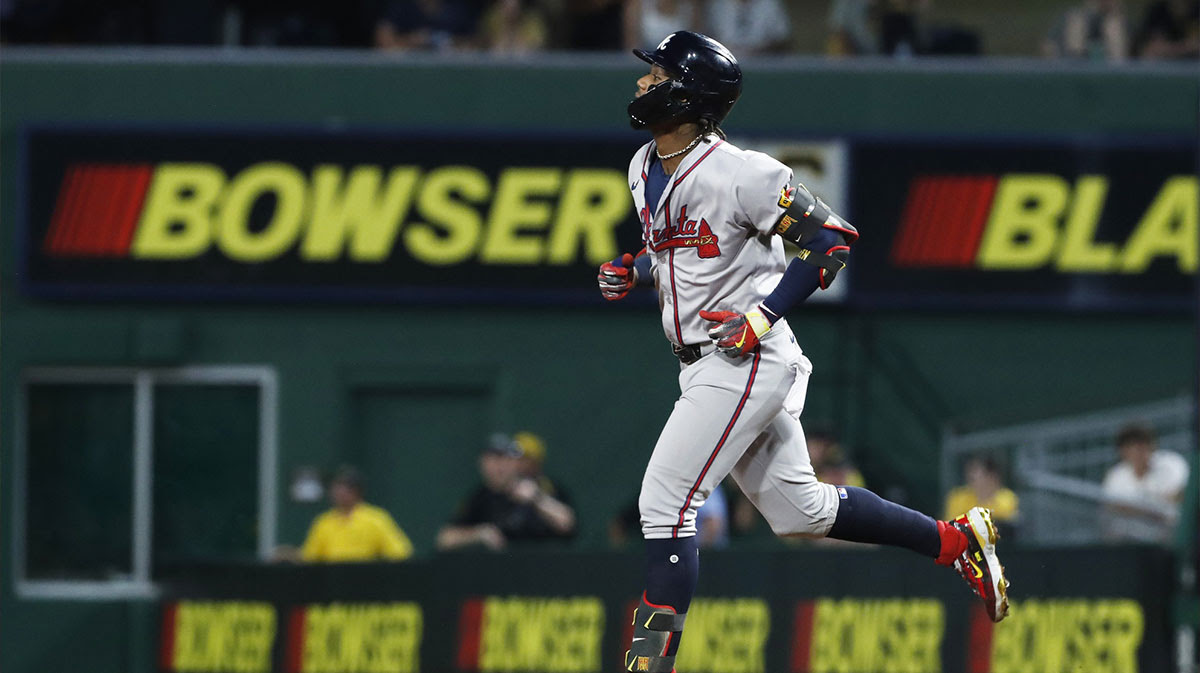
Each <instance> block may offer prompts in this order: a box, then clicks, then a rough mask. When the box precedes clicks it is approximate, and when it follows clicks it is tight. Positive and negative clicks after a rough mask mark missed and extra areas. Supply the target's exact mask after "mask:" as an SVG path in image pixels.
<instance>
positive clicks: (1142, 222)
mask: <svg viewBox="0 0 1200 673" xmlns="http://www.w3.org/2000/svg"><path fill="white" fill-rule="evenodd" d="M851 152H852V158H851V166H852V171H851V176H852V177H851V194H852V199H853V201H852V204H853V205H852V213H851V215H852V219H851V221H852V222H854V223H856V224H857V226H858V228H859V230H860V231H861V232H862V234H863V237H862V240H861V242H860V244H859V245H857V246H856V247H855V249H854V261H853V266H854V293H855V299H856V300H858V301H860V302H862V303H864V304H866V305H870V306H879V307H887V306H912V305H922V306H931V307H967V308H971V307H980V308H994V307H998V306H1011V307H1021V308H1032V307H1047V308H1085V309H1134V310H1136V309H1162V308H1187V307H1188V306H1189V302H1191V301H1194V300H1192V299H1190V297H1192V295H1193V293H1194V280H1193V278H1192V276H1194V274H1195V273H1196V261H1197V246H1198V245H1200V243H1198V241H1200V227H1198V226H1197V209H1198V207H1200V206H1198V205H1197V204H1198V203H1200V201H1198V199H1200V196H1198V194H1200V193H1198V190H1197V178H1196V165H1197V164H1196V148H1195V147H1194V146H1189V145H1188V144H1187V143H1183V142H1180V143H1167V142H1162V143H1150V144H1140V145H1128V146H1126V145H1121V144H1116V143H1112V142H1108V141H1105V142H1093V141H1086V142H1077V143H1067V142H1034V141H1021V142H1014V141H1009V142H1004V143H997V142H990V143H984V142H902V141H897V140H880V141H863V142H856V143H854V144H853V145H852V150H851Z"/></svg>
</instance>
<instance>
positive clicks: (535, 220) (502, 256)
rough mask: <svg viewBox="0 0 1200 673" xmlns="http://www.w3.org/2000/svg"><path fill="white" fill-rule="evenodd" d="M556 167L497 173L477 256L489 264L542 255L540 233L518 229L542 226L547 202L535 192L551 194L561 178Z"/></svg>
mask: <svg viewBox="0 0 1200 673" xmlns="http://www.w3.org/2000/svg"><path fill="white" fill-rule="evenodd" d="M561 174H562V171H561V169H558V168H509V169H508V170H506V171H504V172H503V173H501V174H500V179H499V180H498V181H497V184H496V198H495V199H494V200H493V201H492V212H491V215H490V216H489V217H488V227H487V237H486V238H485V240H484V243H483V250H482V251H480V255H479V257H480V259H481V260H482V261H483V262H484V263H488V264H537V263H538V262H539V261H541V258H542V246H543V243H542V239H541V237H540V236H522V235H521V234H520V232H521V230H522V229H524V230H532V229H545V228H546V225H548V224H549V223H550V205H549V204H547V203H546V202H545V201H538V200H534V199H533V198H531V197H534V196H543V197H545V196H552V195H554V194H555V193H556V192H557V191H558V186H559V183H560V182H561V178H562V175H561Z"/></svg>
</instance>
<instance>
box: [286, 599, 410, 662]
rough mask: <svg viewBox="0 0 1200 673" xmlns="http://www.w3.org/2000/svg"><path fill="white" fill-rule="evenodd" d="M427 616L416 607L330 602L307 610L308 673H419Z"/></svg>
mask: <svg viewBox="0 0 1200 673" xmlns="http://www.w3.org/2000/svg"><path fill="white" fill-rule="evenodd" d="M422 630H423V617H422V614H421V606H420V605H418V604H416V603H384V604H361V603H330V604H328V605H310V606H308V607H307V608H306V610H305V619H304V650H303V659H302V665H301V669H302V670H303V671H305V673H347V672H353V673H417V671H418V670H419V669H420V649H421V634H422Z"/></svg>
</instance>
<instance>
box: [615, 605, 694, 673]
mask: <svg viewBox="0 0 1200 673" xmlns="http://www.w3.org/2000/svg"><path fill="white" fill-rule="evenodd" d="M686 617H687V613H684V614H676V612H675V610H673V609H671V608H670V607H667V606H665V605H650V604H649V603H647V602H646V597H645V596H642V602H641V604H640V605H638V607H637V609H636V610H634V612H633V642H632V643H630V645H629V651H628V652H626V653H625V670H627V671H634V672H635V673H673V671H674V670H675V655H674V654H672V655H669V656H668V655H667V652H668V651H669V650H670V646H671V641H672V640H676V639H678V637H679V633H680V632H681V631H683V622H684V619H685V618H686Z"/></svg>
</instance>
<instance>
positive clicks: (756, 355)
mask: <svg viewBox="0 0 1200 673" xmlns="http://www.w3.org/2000/svg"><path fill="white" fill-rule="evenodd" d="M760 359H762V351H761V350H759V349H756V350H755V351H754V364H753V365H751V367H750V380H749V381H746V392H744V393H742V399H741V401H739V402H738V405H737V408H736V409H734V410H733V418H730V419H729V424H728V425H726V426H725V432H724V433H722V434H721V439H720V440H718V441H717V445H716V447H714V448H713V450H712V454H710V455H709V456H708V462H707V463H705V464H704V469H703V470H700V476H699V477H696V483H694V484H692V489H691V490H690V491H688V494H687V499H686V500H684V501H683V507H681V508H680V509H679V523H677V524H675V525H674V526H673V527H672V530H671V537H673V538H675V537H679V529H680V528H682V527H683V515H684V514H685V513H686V512H687V511H688V508H689V507H691V506H692V497H693V496H694V495H696V489H698V488H700V482H702V481H704V475H706V474H708V468H710V467H712V464H713V461H714V460H716V459H717V454H718V453H720V452H721V447H722V446H725V440H726V439H729V433H730V432H732V431H733V424H734V423H737V419H738V416H740V415H741V414H742V408H743V407H745V406H746V400H748V399H750V389H751V388H753V387H754V377H755V375H756V374H758V361H759V360H760Z"/></svg>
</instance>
